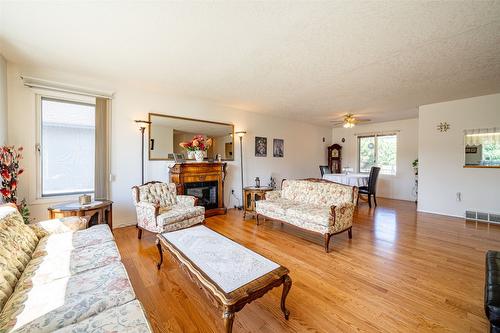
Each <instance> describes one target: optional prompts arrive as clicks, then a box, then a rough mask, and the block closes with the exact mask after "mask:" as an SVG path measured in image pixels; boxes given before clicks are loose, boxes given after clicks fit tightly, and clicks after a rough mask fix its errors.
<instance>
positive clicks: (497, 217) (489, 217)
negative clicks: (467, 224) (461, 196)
mask: <svg viewBox="0 0 500 333" xmlns="http://www.w3.org/2000/svg"><path fill="white" fill-rule="evenodd" d="M465 218H466V219H467V220H474V221H481V222H490V223H500V214H493V213H485V212H477V211H475V210H466V211H465Z"/></svg>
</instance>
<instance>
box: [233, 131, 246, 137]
mask: <svg viewBox="0 0 500 333" xmlns="http://www.w3.org/2000/svg"><path fill="white" fill-rule="evenodd" d="M234 134H236V135H237V136H239V137H240V138H241V137H243V136H245V134H247V132H246V131H238V132H234Z"/></svg>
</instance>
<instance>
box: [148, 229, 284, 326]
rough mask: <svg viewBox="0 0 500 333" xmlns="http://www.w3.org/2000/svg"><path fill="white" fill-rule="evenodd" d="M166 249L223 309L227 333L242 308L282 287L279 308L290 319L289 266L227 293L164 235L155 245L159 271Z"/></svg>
mask: <svg viewBox="0 0 500 333" xmlns="http://www.w3.org/2000/svg"><path fill="white" fill-rule="evenodd" d="M162 245H163V246H164V247H166V248H167V249H168V250H169V252H170V254H171V255H172V257H173V258H174V259H175V260H176V262H177V263H178V264H179V265H180V267H181V268H182V269H183V271H185V272H186V273H187V275H188V276H189V277H190V279H191V280H192V281H193V282H194V283H195V284H196V285H197V286H199V287H201V289H202V290H203V292H204V294H205V295H206V296H207V297H208V298H209V300H210V301H212V304H214V305H215V306H217V307H218V308H221V309H222V318H223V320H224V328H225V332H226V333H230V332H232V330H233V322H234V316H235V314H236V312H238V311H240V310H241V309H243V307H244V306H245V305H246V304H249V303H251V302H252V301H254V300H256V299H258V298H260V297H262V296H264V295H265V294H266V293H267V292H268V291H270V290H271V289H274V288H276V287H279V286H281V285H283V290H282V293H281V302H280V307H281V311H282V312H283V315H284V316H285V319H286V320H288V318H289V317H290V311H289V310H288V309H287V308H286V298H287V296H288V293H289V292H290V289H291V287H292V279H291V278H290V276H289V275H288V273H289V270H288V269H287V268H286V267H283V266H279V267H278V268H276V269H274V270H273V271H271V272H269V273H267V274H264V275H262V276H261V277H259V278H257V279H255V280H253V281H251V282H249V283H247V284H245V285H243V286H241V287H240V288H238V289H236V290H234V291H232V292H230V293H225V292H224V291H222V290H221V289H220V287H219V286H217V285H216V284H215V283H213V282H212V281H211V279H210V278H209V277H208V276H207V275H205V274H204V273H203V271H202V270H200V269H199V268H198V267H196V265H195V264H194V263H193V262H191V260H189V258H187V257H186V256H184V254H183V253H182V251H180V250H178V249H177V248H176V247H175V246H174V245H172V244H170V243H168V241H166V240H165V238H163V237H162V236H161V234H159V235H157V239H156V246H157V248H158V252H159V256H160V260H159V261H158V263H157V264H156V267H157V269H158V270H160V269H161V265H162V264H163V248H162Z"/></svg>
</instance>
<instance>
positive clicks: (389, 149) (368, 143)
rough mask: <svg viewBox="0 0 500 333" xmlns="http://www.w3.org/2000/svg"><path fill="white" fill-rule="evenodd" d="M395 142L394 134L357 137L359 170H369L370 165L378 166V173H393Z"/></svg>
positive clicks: (396, 139)
mask: <svg viewBox="0 0 500 333" xmlns="http://www.w3.org/2000/svg"><path fill="white" fill-rule="evenodd" d="M397 142H398V138H397V135H395V134H390V135H371V136H360V137H358V154H359V156H358V161H359V172H370V169H371V167H372V166H378V167H380V173H382V174H386V175H395V174H396V152H397Z"/></svg>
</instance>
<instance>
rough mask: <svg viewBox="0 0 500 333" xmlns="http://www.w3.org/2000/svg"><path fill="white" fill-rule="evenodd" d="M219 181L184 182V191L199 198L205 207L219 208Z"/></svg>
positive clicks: (200, 204)
mask: <svg viewBox="0 0 500 333" xmlns="http://www.w3.org/2000/svg"><path fill="white" fill-rule="evenodd" d="M217 187H218V183H217V182H216V181H213V182H194V183H185V184H184V193H185V194H186V195H192V196H195V197H197V198H198V205H199V206H203V207H205V209H213V208H217V207H218V205H219V201H218V200H217V199H218V198H217Z"/></svg>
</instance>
